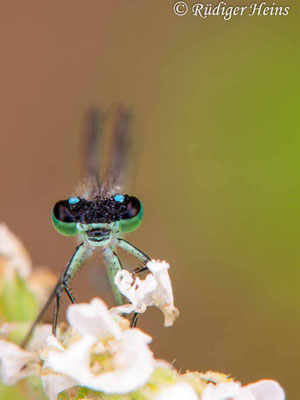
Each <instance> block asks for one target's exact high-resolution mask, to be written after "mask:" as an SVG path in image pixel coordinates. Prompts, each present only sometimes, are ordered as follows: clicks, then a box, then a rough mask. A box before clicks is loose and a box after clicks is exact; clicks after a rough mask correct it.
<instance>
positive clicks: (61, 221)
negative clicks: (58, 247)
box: [51, 200, 78, 236]
mask: <svg viewBox="0 0 300 400" xmlns="http://www.w3.org/2000/svg"><path fill="white" fill-rule="evenodd" d="M69 207H70V204H69V203H68V201H66V200H61V201H58V202H57V203H56V204H55V206H54V207H53V210H52V214H51V218H52V223H53V226H54V228H55V229H56V230H57V232H59V233H60V234H61V235H64V236H74V235H77V233H78V231H77V226H76V221H75V219H74V217H73V215H72V213H71V211H70V208H69Z"/></svg>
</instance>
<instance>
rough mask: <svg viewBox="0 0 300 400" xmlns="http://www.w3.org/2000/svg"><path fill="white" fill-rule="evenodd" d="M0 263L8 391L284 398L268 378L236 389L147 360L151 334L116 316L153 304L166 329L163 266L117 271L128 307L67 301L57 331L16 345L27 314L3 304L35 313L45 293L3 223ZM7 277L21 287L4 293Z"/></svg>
mask: <svg viewBox="0 0 300 400" xmlns="http://www.w3.org/2000/svg"><path fill="white" fill-rule="evenodd" d="M0 266H1V268H0V273H1V281H2V285H1V290H0V300H1V301H0V315H1V323H2V327H1V329H0V333H1V336H2V340H0V381H1V382H2V383H3V384H4V385H10V386H14V387H15V388H18V387H20V385H21V384H23V386H22V392H23V393H24V382H25V384H27V386H28V388H29V390H31V394H30V395H29V396H27V398H33V397H34V398H41V399H43V398H45V397H44V395H46V396H47V398H48V399H50V400H56V399H59V400H76V399H77V400H79V399H86V400H88V399H89V400H109V399H111V400H136V399H138V400H179V399H180V400H182V399H185V400H200V399H201V400H284V399H285V394H284V391H283V389H282V388H281V386H280V385H279V384H278V383H277V382H275V381H272V380H263V381H259V382H256V383H253V384H250V385H246V386H242V385H241V384H240V383H239V382H237V381H234V380H232V379H231V378H229V377H228V376H226V375H224V374H220V373H216V372H207V373H199V372H188V373H185V374H179V373H178V372H177V371H176V370H175V369H174V368H173V366H172V365H171V364H169V363H167V362H165V361H161V360H156V359H155V358H154V356H153V353H152V351H151V350H150V348H149V344H150V342H151V340H152V339H151V337H150V336H148V335H146V334H145V333H143V332H142V331H141V330H140V329H136V328H131V327H130V325H129V322H128V320H127V319H126V318H124V317H123V316H121V314H123V313H130V312H139V313H141V312H144V311H145V310H146V308H147V307H149V306H157V307H159V308H160V309H161V310H162V312H163V314H164V317H165V325H166V326H169V325H171V324H172V323H173V322H174V320H175V319H176V317H177V316H178V310H177V309H176V308H175V307H174V301H173V294H172V286H171V282H170V278H169V275H168V268H169V265H168V264H167V263H165V262H159V261H154V260H152V261H151V262H149V263H148V264H147V267H148V269H149V271H150V272H149V274H148V275H147V276H146V277H145V279H141V278H139V277H138V276H136V275H135V274H134V273H130V272H128V271H126V270H123V271H120V272H119V273H118V274H117V276H116V280H115V283H116V285H117V286H118V287H119V289H120V291H121V292H122V294H123V295H124V296H126V297H127V298H128V299H129V301H130V304H125V305H123V306H119V307H115V308H113V309H111V310H109V309H108V308H107V306H106V305H105V303H104V302H103V301H102V300H101V299H99V298H95V299H93V300H92V301H91V302H90V303H87V304H74V305H70V306H69V307H68V309H67V321H68V324H60V325H59V327H58V332H57V336H56V337H55V336H53V335H52V334H51V327H50V326H49V325H47V324H42V325H40V326H38V327H37V328H36V330H35V332H34V334H33V336H32V338H31V340H30V342H29V344H28V347H27V348H26V349H22V348H21V347H20V346H19V345H18V343H19V342H20V337H21V334H24V326H23V325H24V324H25V325H26V327H27V326H28V318H27V319H26V318H23V320H22V319H20V318H19V319H18V318H17V317H18V315H17V316H16V318H15V319H14V314H13V312H10V313H9V314H8V315H9V318H8V317H5V316H6V314H7V313H5V310H6V308H7V307H8V308H9V307H11V310H12V311H14V309H13V307H12V306H10V302H15V301H16V299H18V301H19V303H17V306H23V305H24V304H26V306H27V307H29V309H30V306H32V304H34V311H36V306H35V305H36V304H39V299H41V298H44V297H45V293H46V292H47V291H48V287H46V288H44V291H45V293H42V289H41V288H40V291H39V292H36V291H35V289H34V285H33V284H32V279H31V278H32V273H31V263H30V258H29V257H28V255H27V253H26V251H25V249H24V248H23V246H22V244H21V243H20V242H19V241H18V240H17V239H16V238H15V237H14V236H13V235H12V234H11V233H10V232H9V231H8V230H7V228H6V227H5V226H3V225H2V226H0ZM15 280H17V282H21V283H22V285H20V284H19V286H17V287H14V290H13V291H9V293H6V285H7V284H8V285H12V284H13V285H15V284H16V283H15ZM12 282H13V283H12ZM20 288H21V289H20ZM11 292H12V293H13V296H11ZM22 293H23V294H22ZM24 293H26V296H25V297H24ZM22 296H23V297H22ZM24 298H25V300H24ZM28 298H30V299H31V302H29V301H28ZM3 299H4V300H3ZM26 299H27V300H26ZM26 301H27V303H26ZM20 302H21V303H20ZM33 378H35V384H34V385H33V384H32V379H33ZM32 391H34V396H33V392H32ZM25 392H26V391H25ZM42 392H44V394H43V393H42ZM27 393H28V391H27ZM18 396H20V393H18ZM24 398H25V397H24Z"/></svg>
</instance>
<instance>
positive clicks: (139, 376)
mask: <svg viewBox="0 0 300 400" xmlns="http://www.w3.org/2000/svg"><path fill="white" fill-rule="evenodd" d="M118 318H120V317H117V319H116V317H114V316H113V315H111V314H110V313H109V311H108V309H107V307H106V305H105V304H104V303H103V302H102V300H100V299H93V300H92V301H91V303H90V304H78V305H71V306H69V308H68V311H67V319H68V321H69V324H70V325H71V327H72V328H73V329H74V331H75V332H74V336H73V341H72V343H71V344H70V345H69V346H67V348H66V349H65V350H64V349H63V348H61V349H56V350H53V351H51V349H50V350H49V352H48V353H49V354H48V357H47V367H50V368H51V369H52V370H53V371H54V372H56V373H61V374H65V375H67V376H68V377H70V378H72V379H73V380H74V381H75V382H77V384H78V385H82V386H85V387H88V388H90V389H93V390H97V391H103V392H105V393H127V392H130V391H133V390H135V389H137V388H138V387H140V386H142V385H144V384H145V383H146V382H147V381H148V379H149V377H150V376H151V374H152V372H153V370H154V359H153V356H152V352H151V351H150V350H149V348H148V346H147V344H148V343H149V342H150V341H151V338H150V337H149V336H148V335H146V334H144V333H143V332H141V331H140V330H138V329H125V330H122V329H121V327H120V326H119V325H118V323H117V321H118ZM76 333H77V335H78V334H79V335H80V336H79V337H77V339H76Z"/></svg>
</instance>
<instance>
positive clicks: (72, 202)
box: [68, 197, 79, 204]
mask: <svg viewBox="0 0 300 400" xmlns="http://www.w3.org/2000/svg"><path fill="white" fill-rule="evenodd" d="M78 202H79V198H78V197H70V198H69V199H68V203H69V204H76V203H78Z"/></svg>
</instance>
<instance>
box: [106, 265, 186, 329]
mask: <svg viewBox="0 0 300 400" xmlns="http://www.w3.org/2000/svg"><path fill="white" fill-rule="evenodd" d="M146 266H147V267H148V269H149V270H150V272H151V273H149V274H148V275H147V276H146V278H145V279H140V278H138V277H136V276H135V274H134V273H130V272H128V271H126V270H125V269H123V270H122V271H119V272H118V273H117V274H116V277H115V284H116V285H117V286H118V288H119V290H120V292H121V293H122V294H123V295H124V296H126V297H127V298H128V300H129V301H130V302H131V304H125V305H123V306H119V307H115V308H114V309H113V311H114V312H119V313H123V312H125V313H131V312H133V311H135V312H138V313H143V312H145V311H146V308H147V307H149V306H156V307H158V308H160V309H161V311H162V312H163V313H164V317H165V326H170V325H173V322H174V321H175V319H176V318H177V317H178V315H179V311H178V310H177V308H176V307H174V298H173V291H172V285H171V281H170V277H169V274H168V269H169V264H168V263H166V262H165V261H155V260H151V261H149V262H148V263H147V264H146Z"/></svg>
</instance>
